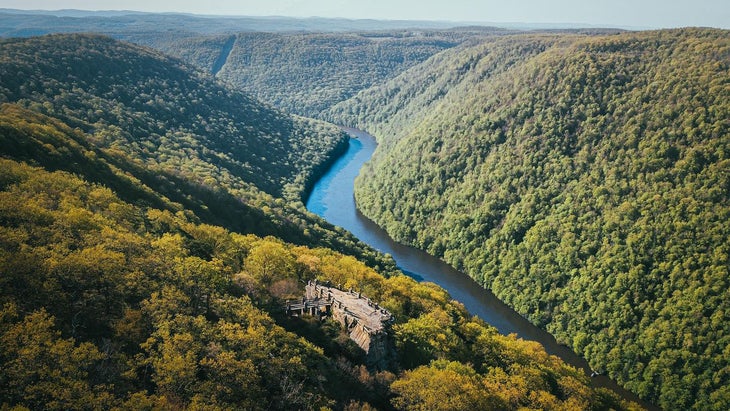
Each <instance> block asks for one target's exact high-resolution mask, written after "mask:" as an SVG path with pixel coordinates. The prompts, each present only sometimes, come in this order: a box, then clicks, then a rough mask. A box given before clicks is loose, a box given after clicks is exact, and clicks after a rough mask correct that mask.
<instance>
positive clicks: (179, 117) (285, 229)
mask: <svg viewBox="0 0 730 411" xmlns="http://www.w3.org/2000/svg"><path fill="white" fill-rule="evenodd" d="M0 50H2V54H1V57H0V75H1V76H2V79H3V82H2V84H0V102H1V101H4V102H8V103H13V104H12V105H8V106H5V107H3V110H2V111H3V112H4V113H5V114H6V115H7V116H10V117H12V118H16V119H18V118H19V119H20V120H19V121H20V122H22V123H25V124H27V129H30V130H32V129H33V127H34V126H33V124H34V123H39V124H44V125H45V127H50V128H54V129H56V130H55V131H54V132H53V133H47V134H46V135H45V137H44V138H43V139H38V138H33V139H31V138H29V137H28V135H30V134H31V132H30V131H27V130H25V129H18V128H14V129H5V130H4V131H3V133H2V134H1V135H0V139H2V150H3V151H4V152H6V153H9V154H13V155H15V156H22V159H24V160H25V161H33V162H36V163H38V164H40V165H43V166H44V167H47V168H52V169H64V170H67V171H72V172H74V173H80V174H83V175H84V177H85V178H86V179H87V180H89V181H91V182H97V183H103V184H105V185H109V186H110V188H114V189H115V190H116V191H117V193H118V195H119V196H120V197H122V198H123V199H125V200H127V201H130V202H139V201H141V202H144V203H145V204H150V205H154V206H156V207H161V204H163V203H162V202H161V200H160V198H162V199H169V200H170V204H171V205H169V207H168V208H169V209H170V211H181V210H187V211H192V212H194V213H195V214H196V215H197V216H198V217H199V218H201V219H202V221H203V222H206V223H210V224H216V225H222V226H224V227H226V228H228V229H232V230H236V231H239V232H246V233H255V234H258V235H269V234H272V235H277V236H280V237H282V238H284V239H286V240H288V241H293V242H296V243H298V244H317V245H324V246H329V247H332V248H334V249H337V250H340V251H347V252H348V253H354V254H355V255H358V256H360V257H363V258H366V259H368V260H369V261H376V260H378V261H380V263H379V264H380V265H381V268H383V269H386V268H387V267H390V268H392V262H388V261H385V260H384V259H383V258H382V257H380V256H379V255H377V254H376V253H375V252H374V251H372V250H369V249H367V248H366V247H365V246H364V245H363V244H361V243H360V242H359V241H358V240H356V239H355V238H354V237H353V236H351V235H349V234H346V233H344V231H342V230H339V229H338V230H335V229H334V227H331V226H329V225H328V224H326V223H324V222H322V221H321V220H319V219H314V217H312V216H311V215H309V214H308V213H307V212H306V211H305V210H304V206H303V204H302V203H301V199H302V197H303V196H304V195H305V193H306V192H307V190H308V189H309V186H310V185H311V184H312V182H313V180H314V178H316V177H317V176H318V175H319V173H321V172H322V171H323V170H324V169H325V168H326V167H327V166H328V164H329V159H330V156H331V155H336V154H337V153H339V152H341V151H342V150H344V149H346V147H347V146H346V144H347V138H346V136H345V135H344V134H343V133H341V132H340V131H339V130H338V129H336V128H335V127H333V126H331V125H328V124H325V123H322V122H317V121H314V120H309V119H303V118H292V117H291V116H289V115H286V114H283V113H281V112H280V111H278V110H275V109H273V108H271V107H270V106H267V105H264V104H263V103H261V102H259V101H257V100H255V99H253V98H251V97H249V96H248V95H246V94H243V93H241V92H237V91H234V90H231V89H229V88H226V87H224V86H223V85H222V84H220V83H218V82H216V81H215V80H214V79H212V78H210V77H209V76H207V75H204V74H203V73H199V72H195V71H194V70H192V69H191V67H189V66H185V65H183V64H181V63H180V62H179V61H176V60H173V59H170V58H168V57H164V56H163V55H161V54H159V53H156V52H153V51H151V50H149V49H143V48H140V47H138V46H133V45H130V44H124V43H120V42H117V41H114V40H111V39H109V38H105V37H99V36H89V35H58V36H46V37H39V38H31V39H25V40H15V39H10V40H5V41H2V42H0ZM21 109H22V110H21ZM24 110H25V111H32V112H33V113H35V114H34V116H33V117H32V118H31V119H29V118H27V116H26V115H25V111H24ZM54 120H55V121H54ZM10 122H11V123H12V120H11V121H10ZM67 141H70V142H73V144H72V145H70V144H69V143H68V142H67ZM59 144H60V145H66V146H67V147H66V148H64V149H60V148H57V147H55V146H57V145H59ZM69 147H73V148H69ZM59 150H62V151H64V152H65V154H66V156H67V157H68V156H72V161H68V160H69V158H64V157H63V156H60V155H59V154H58V151H59ZM69 150H71V151H70V152H69ZM39 156H42V157H39ZM141 187H144V189H142V188H141Z"/></svg>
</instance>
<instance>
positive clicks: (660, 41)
mask: <svg viewBox="0 0 730 411" xmlns="http://www.w3.org/2000/svg"><path fill="white" fill-rule="evenodd" d="M729 70H730V40H729V37H728V34H727V32H726V31H721V30H699V29H687V30H673V31H659V32H646V33H630V34H622V35H616V36H608V37H593V38H591V37H588V38H586V37H583V36H574V35H569V36H563V35H559V36H557V35H555V36H548V37H546V36H536V35H530V36H514V37H510V38H505V39H497V40H494V41H487V42H484V43H483V44H480V45H478V46H475V47H469V48H464V49H459V50H450V51H447V52H445V53H442V54H440V55H437V56H435V57H433V58H432V59H431V60H429V61H427V62H426V63H424V64H423V65H420V66H418V67H415V68H414V69H412V70H410V71H408V72H406V73H404V74H403V75H402V76H400V77H399V78H396V79H394V80H393V81H391V82H389V83H388V84H386V85H384V86H383V87H376V88H373V89H371V90H368V91H366V92H363V93H360V94H359V95H358V96H357V97H355V98H354V99H352V100H350V101H348V102H345V103H343V104H341V105H339V106H337V107H335V108H334V109H333V110H332V111H331V113H330V115H329V117H327V116H325V117H326V118H331V119H334V120H335V121H341V122H343V123H344V124H348V125H352V126H358V127H362V128H365V129H367V130H369V131H373V132H374V133H375V135H376V136H377V137H378V138H379V140H380V141H381V146H380V147H379V150H378V151H379V152H378V153H377V154H376V158H375V161H373V163H372V165H371V167H369V168H368V169H367V170H366V172H365V173H364V174H363V175H362V176H361V178H360V179H359V181H358V183H357V200H358V204H359V206H360V207H361V208H362V210H363V212H364V213H365V214H366V215H368V216H370V217H371V218H373V219H374V220H375V221H376V222H377V223H378V224H380V225H381V226H383V227H385V228H386V229H387V230H388V232H389V233H390V234H391V235H392V236H393V237H394V238H396V239H398V240H400V241H404V242H408V243H411V244H414V245H417V246H419V247H421V248H424V249H427V250H429V251H430V252H431V253H433V254H435V255H438V256H440V257H442V258H444V259H445V260H446V261H448V262H449V263H451V264H452V265H454V266H455V267H458V268H460V269H463V270H465V271H466V272H467V273H469V274H470V275H471V276H473V277H474V278H475V279H477V281H479V282H481V283H482V284H484V285H485V286H486V287H489V288H490V289H492V290H493V291H494V292H495V294H497V295H498V296H499V297H500V298H501V299H503V300H504V301H505V302H507V303H509V304H510V305H511V306H513V307H514V308H515V309H516V310H517V311H519V312H520V313H522V314H523V315H525V316H526V317H527V318H528V319H530V320H531V321H532V322H534V323H535V324H538V325H541V326H543V327H545V328H547V329H548V331H550V332H551V333H553V334H554V335H555V336H556V337H557V339H558V340H559V341H562V342H564V343H566V344H569V345H571V346H572V347H573V349H574V350H576V352H578V353H582V354H583V355H584V356H585V357H586V358H587V359H588V360H589V362H590V364H591V365H592V366H593V367H594V368H595V369H597V370H601V371H606V372H608V373H609V375H611V376H612V377H613V378H615V379H616V380H617V381H619V382H620V383H622V384H623V385H625V386H626V387H627V388H629V389H631V390H632V391H634V392H636V393H638V394H639V395H641V396H642V397H643V398H646V399H648V400H649V401H652V402H655V403H657V404H659V405H660V406H662V407H665V408H668V409H675V408H695V409H708V408H712V407H715V408H718V409H721V408H724V407H725V406H726V405H727V404H728V401H730V392H728V391H727V388H726V387H727V386H728V383H730V381H729V380H728V374H727V372H726V370H727V369H728V368H727V367H728V366H729V365H730V364H728V356H727V353H726V352H725V351H726V350H725V349H724V348H723V347H726V346H727V344H728V342H729V341H728V332H729V331H730V330H729V329H728V324H730V318H729V317H728V313H729V312H730V311H728V308H730V307H728V306H727V304H728V301H730V295H728V291H727V290H728V289H727V282H728V278H729V277H730V274H729V273H728V266H729V265H728V264H729V262H728V261H730V258H729V254H730V243H728V238H730V226H728V224H727V221H729V217H730V181H729V180H728V176H729V175H730V169H729V167H730V159H728V152H730V151H729V150H730V146H728V144H730V138H729V137H728V136H729V135H730V134H729V133H730V125H729V124H728V122H727V121H728V118H730V107H729V106H728V103H727V102H728V101H730V87H729V83H728V81H729V80H728V79H730V71H729Z"/></svg>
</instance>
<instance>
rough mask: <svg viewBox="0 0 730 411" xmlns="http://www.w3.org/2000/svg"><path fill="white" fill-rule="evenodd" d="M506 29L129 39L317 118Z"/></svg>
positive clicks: (284, 106) (172, 36)
mask: <svg viewBox="0 0 730 411" xmlns="http://www.w3.org/2000/svg"><path fill="white" fill-rule="evenodd" d="M501 32H503V30H498V29H488V28H469V29H459V30H451V31H444V30H397V31H382V32H362V33H239V34H236V35H219V36H205V37H201V36H198V37H190V36H179V35H165V34H157V35H149V34H140V35H136V36H134V35H133V36H129V37H128V40H131V41H134V42H137V43H140V44H144V45H148V46H150V47H154V48H156V49H159V50H161V51H163V52H165V53H167V54H170V55H172V56H176V57H180V58H182V59H183V60H185V61H186V62H188V63H190V64H193V65H195V66H197V67H199V68H200V69H202V70H205V71H206V72H211V73H213V74H216V76H217V77H218V78H220V79H223V80H225V81H227V82H229V83H230V84H232V85H234V86H236V87H238V88H240V89H242V90H245V91H247V92H249V93H251V94H253V95H254V96H256V97H258V98H259V99H261V100H262V101H265V102H267V103H270V104H273V105H275V106H276V107H279V108H282V109H284V110H286V111H288V112H291V113H296V114H299V115H304V116H310V117H317V116H318V115H319V114H320V113H321V112H322V111H324V110H326V109H328V108H330V107H331V106H333V105H334V104H336V103H339V102H341V101H344V100H346V99H348V98H350V97H352V96H354V95H355V94H356V93H357V92H359V91H361V90H363V89H366V88H368V87H370V86H373V85H375V84H379V83H382V82H383V81H385V80H388V79H391V78H393V77H395V76H396V75H397V74H400V73H401V72H403V71H404V70H406V69H408V68H410V67H412V66H414V65H416V64H418V63H421V62H423V61H425V60H426V59H428V58H429V57H431V56H433V55H434V54H437V53H438V52H440V51H443V50H446V49H448V48H451V47H455V46H457V45H459V44H461V43H463V42H465V41H467V40H469V39H474V38H479V37H482V36H485V35H488V34H491V33H501Z"/></svg>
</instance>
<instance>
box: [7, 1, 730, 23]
mask: <svg viewBox="0 0 730 411" xmlns="http://www.w3.org/2000/svg"><path fill="white" fill-rule="evenodd" d="M3 7H4V8H18V9H46V10H58V9H67V8H73V9H83V10H139V11H155V12H184V13H196V14H219V15H220V14H233V15H256V16H265V15H279V16H296V17H309V16H321V17H347V18H375V19H390V20H398V19H407V20H450V21H472V22H498V23H513V22H527V23H583V24H591V25H604V26H636V27H657V28H660V27H683V26H711V27H722V28H730V0H511V1H509V0H438V1H437V0H217V1H212V0H0V8H3Z"/></svg>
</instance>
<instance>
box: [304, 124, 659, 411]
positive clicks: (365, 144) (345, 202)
mask: <svg viewBox="0 0 730 411" xmlns="http://www.w3.org/2000/svg"><path fill="white" fill-rule="evenodd" d="M345 130H346V131H347V132H348V133H350V134H351V135H352V136H353V137H354V138H353V139H352V140H350V144H349V146H348V149H347V151H346V152H345V154H344V155H342V156H341V157H340V158H339V159H337V160H336V161H335V162H334V163H333V164H332V166H331V167H330V168H329V170H328V171H327V172H326V173H324V175H323V176H322V178H321V179H320V180H318V181H317V182H316V183H315V184H314V186H313V190H312V192H311V193H310V195H309V196H308V201H307V202H306V207H307V209H308V210H309V211H311V212H313V213H315V214H317V215H319V216H321V217H323V218H324V219H325V220H327V221H328V222H330V223H331V224H334V225H337V226H340V227H343V228H345V229H347V230H348V231H350V232H351V233H353V234H354V235H355V236H356V237H358V238H359V239H360V240H361V241H363V242H365V243H367V244H368V245H370V246H371V247H373V248H375V249H376V250H378V251H380V252H382V253H387V254H390V255H392V256H393V258H394V259H395V261H396V263H397V264H398V267H399V268H400V269H401V270H402V271H404V272H405V273H406V274H407V275H409V276H411V277H413V278H415V279H416V280H418V281H430V282H433V283H436V284H438V285H439V286H441V287H443V288H444V289H446V290H447V291H448V292H449V294H450V295H451V297H452V298H453V299H455V300H457V301H459V302H461V303H462V304H464V306H465V307H466V308H467V309H468V310H469V311H470V312H471V313H472V314H474V315H477V316H479V317H480V318H482V319H483V320H484V321H486V322H487V323H489V324H491V325H492V326H494V327H495V328H497V330H499V332H500V333H502V334H511V333H515V334H517V335H518V336H519V337H521V338H524V339H527V340H532V341H537V342H539V343H540V344H542V345H543V346H544V347H545V350H546V351H547V352H548V353H550V354H553V355H556V356H558V357H560V358H561V359H562V360H563V361H565V362H566V363H568V364H570V365H572V366H574V367H576V368H579V369H582V370H583V372H584V373H585V374H586V375H588V376H590V375H591V374H592V373H593V370H591V369H590V367H589V365H588V362H587V361H586V360H585V359H583V358H582V357H580V356H578V355H577V354H576V353H574V352H573V351H572V350H571V349H570V348H569V347H566V346H565V345H561V344H559V343H558V342H557V341H556V340H555V338H553V336H552V335H550V334H549V333H547V332H546V331H544V330H541V329H539V328H537V327H535V326H534V325H533V324H531V323H530V322H529V321H527V320H526V319H524V318H523V317H522V316H520V315H519V314H518V313H517V312H515V311H514V310H512V309H511V308H510V307H508V306H507V305H506V304H504V303H503V302H502V301H500V300H499V299H498V298H497V297H495V296H494V294H492V293H491V292H490V291H489V290H486V289H484V288H482V287H481V286H479V284H477V283H476V282H475V281H474V280H473V279H472V278H471V277H469V276H467V275H466V274H464V273H461V272H459V271H457V270H455V269H454V268H452V267H451V266H449V265H447V264H446V263H444V262H443V261H441V260H439V259H437V258H434V257H432V256H431V255H429V254H427V253H425V252H424V251H421V250H418V249H416V248H413V247H409V246H405V245H402V244H399V243H396V242H395V241H393V240H392V239H391V238H390V236H388V234H387V233H386V232H385V231H384V230H382V229H381V228H380V227H379V226H378V225H376V224H375V223H373V222H372V221H370V220H369V219H367V218H366V217H365V216H364V215H362V213H360V212H359V210H358V209H357V206H356V204H355V197H354V187H353V184H354V181H355V177H357V175H358V173H359V171H360V168H361V167H362V165H363V164H365V162H366V161H368V160H369V159H370V157H371V156H372V153H373V152H374V151H375V148H376V147H377V143H376V141H375V138H374V137H373V136H371V135H369V134H367V133H365V132H362V131H360V130H354V129H345ZM591 381H592V382H593V384H594V385H595V386H597V387H605V388H609V389H611V390H613V391H615V392H617V393H618V394H619V395H621V396H622V397H623V398H625V399H627V400H630V401H635V402H637V403H639V404H641V405H643V406H644V407H646V408H648V409H658V408H657V407H655V406H652V405H651V404H647V403H645V402H644V401H641V400H640V399H639V398H638V397H637V396H636V395H635V394H633V393H631V392H629V391H627V390H625V389H623V388H621V387H620V386H619V385H618V384H616V382H614V381H612V380H611V379H609V378H608V377H606V376H603V375H599V376H597V377H595V378H591Z"/></svg>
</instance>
